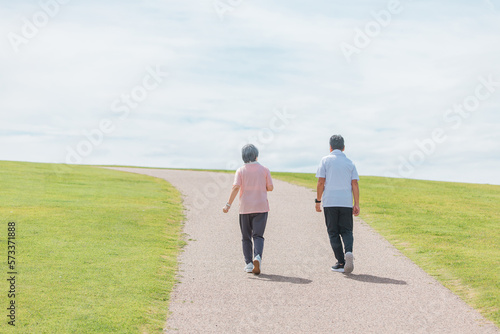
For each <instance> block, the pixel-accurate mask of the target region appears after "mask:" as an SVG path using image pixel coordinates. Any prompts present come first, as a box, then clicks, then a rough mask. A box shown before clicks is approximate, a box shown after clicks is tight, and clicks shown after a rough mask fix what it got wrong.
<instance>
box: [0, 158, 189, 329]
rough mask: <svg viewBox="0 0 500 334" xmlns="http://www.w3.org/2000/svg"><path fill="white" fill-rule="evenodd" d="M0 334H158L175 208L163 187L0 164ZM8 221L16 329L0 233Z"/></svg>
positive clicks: (177, 203)
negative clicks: (13, 236)
mask: <svg viewBox="0 0 500 334" xmlns="http://www.w3.org/2000/svg"><path fill="white" fill-rule="evenodd" d="M0 217H1V221H0V245H2V246H1V249H0V252H2V254H3V256H4V261H2V262H1V266H2V268H1V270H0V273H1V281H2V282H4V283H1V284H0V291H2V292H1V293H2V297H1V298H0V302H1V305H0V306H1V309H2V310H4V311H3V312H2V317H1V318H2V320H1V322H0V332H1V333H9V332H13V333H14V332H15V333H155V332H158V333H159V332H161V330H162V327H163V326H164V323H165V320H166V315H167V312H168V302H169V294H170V291H171V289H172V286H173V284H174V282H175V272H176V268H177V255H178V253H179V249H180V247H181V246H182V244H181V243H182V242H181V241H180V233H181V222H182V220H183V215H182V203H181V197H180V194H179V192H178V191H177V190H176V189H174V188H173V187H172V186H171V185H169V184H168V183H167V182H165V181H163V180H161V179H156V178H152V177H148V176H143V175H137V174H130V173H123V172H118V171H111V170H105V169H100V168H96V167H90V166H71V167H70V166H66V165H52V164H35V163H20V162H6V161H2V162H0ZM8 222H16V240H15V241H16V262H17V267H16V270H17V272H18V274H17V275H16V298H15V301H16V306H17V313H16V322H15V324H16V326H15V328H12V327H11V326H9V325H8V324H7V320H8V318H7V317H6V315H7V310H6V308H7V306H8V303H9V298H8V297H7V291H8V282H7V281H6V279H7V278H8V277H7V274H6V273H7V263H6V259H7V241H6V237H7V227H8Z"/></svg>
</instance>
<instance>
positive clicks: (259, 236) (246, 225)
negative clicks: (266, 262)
mask: <svg viewBox="0 0 500 334" xmlns="http://www.w3.org/2000/svg"><path fill="white" fill-rule="evenodd" d="M266 223H267V212H260V213H248V214H240V229H241V244H242V246H243V255H244V256H245V263H247V264H248V263H250V262H252V260H253V258H254V257H255V256H257V255H260V257H262V251H263V250H264V231H265V229H266ZM252 238H253V248H254V251H253V254H254V255H253V257H252Z"/></svg>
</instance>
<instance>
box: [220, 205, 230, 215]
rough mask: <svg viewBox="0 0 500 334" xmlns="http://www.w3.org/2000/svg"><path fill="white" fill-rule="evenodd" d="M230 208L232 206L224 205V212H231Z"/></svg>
mask: <svg viewBox="0 0 500 334" xmlns="http://www.w3.org/2000/svg"><path fill="white" fill-rule="evenodd" d="M229 208H230V206H228V205H227V204H226V206H224V207H223V208H222V212H224V213H228V212H229Z"/></svg>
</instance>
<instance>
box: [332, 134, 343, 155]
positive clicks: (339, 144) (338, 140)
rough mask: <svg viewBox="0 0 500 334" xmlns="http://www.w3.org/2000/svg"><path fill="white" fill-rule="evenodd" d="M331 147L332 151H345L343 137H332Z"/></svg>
mask: <svg viewBox="0 0 500 334" xmlns="http://www.w3.org/2000/svg"><path fill="white" fill-rule="evenodd" d="M330 147H331V148H332V150H341V151H342V150H343V149H344V138H342V136H341V135H333V136H331V137H330Z"/></svg>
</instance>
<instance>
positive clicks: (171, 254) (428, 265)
mask: <svg viewBox="0 0 500 334" xmlns="http://www.w3.org/2000/svg"><path fill="white" fill-rule="evenodd" d="M273 177H275V178H279V179H283V180H285V181H289V182H292V183H296V184H299V185H302V186H306V187H310V188H312V189H315V187H316V178H315V177H314V175H312V174H294V173H273ZM360 190H361V212H362V215H361V216H362V218H363V219H364V220H365V221H366V222H367V223H369V224H370V225H371V226H373V227H374V228H375V229H376V230H377V231H378V232H379V233H381V234H382V235H384V236H385V237H386V238H387V239H388V240H389V241H391V242H392V243H393V244H394V245H395V246H396V247H397V248H398V249H400V250H401V251H402V252H403V253H404V254H405V255H407V256H408V257H409V258H411V259H412V260H413V261H414V262H415V263H417V264H418V265H419V266H421V267H422V268H423V269H424V270H426V271H427V272H429V273H430V274H431V275H433V276H434V277H436V278H437V279H438V280H440V281H441V282H442V283H443V284H444V285H445V286H447V287H448V288H450V289H451V290H452V291H454V292H455V293H457V294H458V295H459V296H461V297H462V298H463V299H464V300H465V301H466V302H468V303H469V304H470V305H472V306H473V307H475V308H476V309H478V310H479V311H480V312H482V313H483V314H484V315H485V317H487V318H489V319H491V320H492V321H494V322H495V323H496V324H497V325H500V310H499V305H500V271H499V270H498V268H500V229H499V224H500V186H491V185H477V184H460V183H450V182H432V181H418V180H407V179H390V178H381V177H366V176H365V177H361V180H360ZM0 217H2V220H1V221H0V244H2V245H4V246H3V248H4V251H3V252H4V256H6V255H7V236H8V227H9V225H8V223H9V222H15V223H16V239H15V242H16V245H15V246H16V254H15V257H16V268H15V269H16V270H17V275H16V298H15V300H16V305H17V309H16V312H17V313H16V327H15V328H12V327H11V326H9V325H7V322H6V321H5V320H4V321H2V322H0V332H1V333H9V332H12V333H14V332H16V333H73V332H81V333H110V332H123V333H138V332H141V333H142V332H144V333H153V332H161V329H162V327H163V326H164V322H165V317H166V314H167V312H168V302H169V294H170V291H171V289H172V286H173V284H174V281H175V272H176V269H177V255H178V252H179V248H180V246H181V245H182V241H181V238H180V233H181V223H182V219H183V216H182V203H181V198H180V194H179V192H178V191H177V190H175V189H174V188H173V187H172V186H171V185H169V184H168V183H167V182H165V181H163V180H161V179H156V178H151V177H148V176H143V175H138V174H129V173H122V172H118V171H112V170H105V169H101V168H96V167H92V166H66V165H53V164H35V163H20V162H5V161H4V162H2V161H0ZM2 266H3V269H2V272H3V273H4V274H3V276H5V279H4V278H2V280H3V281H4V283H3V284H0V286H3V288H2V289H3V290H4V291H5V292H6V291H8V285H7V283H8V282H7V281H6V279H7V278H8V277H7V274H6V273H7V269H8V268H7V263H6V262H4V264H3V265H2ZM9 301H10V298H8V296H7V294H6V293H4V294H3V295H2V297H1V298H0V303H1V305H4V306H5V308H6V305H8V303H9ZM2 307H3V306H2Z"/></svg>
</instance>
